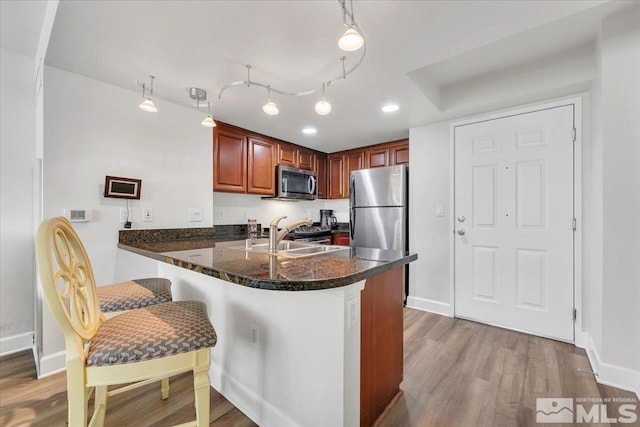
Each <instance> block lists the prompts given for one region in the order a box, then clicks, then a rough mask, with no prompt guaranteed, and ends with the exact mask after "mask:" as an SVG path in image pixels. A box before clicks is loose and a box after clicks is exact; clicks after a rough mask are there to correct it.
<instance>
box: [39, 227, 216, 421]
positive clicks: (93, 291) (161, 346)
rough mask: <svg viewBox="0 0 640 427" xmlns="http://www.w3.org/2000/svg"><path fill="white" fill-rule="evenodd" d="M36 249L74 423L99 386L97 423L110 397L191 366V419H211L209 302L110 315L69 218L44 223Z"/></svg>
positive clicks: (94, 417) (70, 418)
mask: <svg viewBox="0 0 640 427" xmlns="http://www.w3.org/2000/svg"><path fill="white" fill-rule="evenodd" d="M36 254H37V260H38V270H39V272H40V276H41V280H42V289H43V294H44V296H45V299H46V300H47V304H48V305H49V307H50V308H51V312H52V313H53V316H54V318H55V319H56V321H57V323H58V326H60V329H62V331H63V333H64V336H65V344H66V353H67V354H66V368H67V398H68V404H69V408H68V424H69V426H71V427H76V426H82V427H84V426H86V425H87V417H88V400H89V398H90V396H91V392H93V391H95V398H94V399H95V402H94V407H95V410H94V413H93V415H92V417H91V425H97V426H101V425H103V424H104V417H105V412H106V408H107V397H109V396H112V395H115V394H119V393H122V392H125V391H128V390H131V389H133V388H136V387H139V386H142V385H145V384H148V383H150V382H152V381H158V380H160V379H162V378H166V377H168V376H170V375H176V374H179V373H182V372H188V371H193V384H194V392H195V415H196V420H195V421H193V422H191V423H188V424H185V425H193V426H201V427H204V426H208V425H209V388H210V381H209V374H208V370H209V365H210V361H211V350H210V348H211V347H213V346H214V345H215V344H216V341H217V336H216V332H215V330H214V328H213V326H212V325H211V322H210V321H209V318H208V316H207V309H206V305H205V304H204V303H203V302H200V301H179V302H165V303H161V304H154V305H150V306H147V307H143V308H138V309H134V310H129V311H125V312H123V313H121V314H119V315H118V316H114V317H112V318H109V319H107V318H106V317H105V315H104V314H103V313H102V312H101V311H100V308H99V303H98V290H97V287H96V284H95V279H94V276H93V271H92V269H91V264H90V262H89V258H88V256H87V253H86V251H85V249H84V247H83V245H82V242H80V239H79V238H78V236H77V234H76V233H75V231H74V230H73V228H72V226H71V223H69V221H68V220H67V219H66V218H64V217H58V218H52V219H48V220H45V221H44V222H43V223H42V224H41V225H40V228H39V230H38V236H37V244H36ZM132 382H135V384H129V385H126V386H122V387H120V388H117V389H115V390H108V389H107V388H108V386H110V385H116V384H125V383H132Z"/></svg>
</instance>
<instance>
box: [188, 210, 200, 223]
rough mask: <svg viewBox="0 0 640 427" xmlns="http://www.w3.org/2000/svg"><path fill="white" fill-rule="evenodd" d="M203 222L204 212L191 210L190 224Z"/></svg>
mask: <svg viewBox="0 0 640 427" xmlns="http://www.w3.org/2000/svg"><path fill="white" fill-rule="evenodd" d="M198 221H202V210H201V209H200V208H189V222H198Z"/></svg>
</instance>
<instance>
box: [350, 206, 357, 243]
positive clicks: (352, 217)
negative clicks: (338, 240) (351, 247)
mask: <svg viewBox="0 0 640 427" xmlns="http://www.w3.org/2000/svg"><path fill="white" fill-rule="evenodd" d="M350 211H351V215H350V218H349V234H351V242H353V235H354V232H355V229H356V210H355V209H353V208H351V209H350Z"/></svg>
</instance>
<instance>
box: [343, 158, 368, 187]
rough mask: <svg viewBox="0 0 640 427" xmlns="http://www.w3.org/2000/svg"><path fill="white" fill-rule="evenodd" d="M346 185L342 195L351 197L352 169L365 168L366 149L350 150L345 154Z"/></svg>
mask: <svg viewBox="0 0 640 427" xmlns="http://www.w3.org/2000/svg"><path fill="white" fill-rule="evenodd" d="M344 167H345V172H344V178H343V181H344V187H343V190H342V197H345V198H348V197H349V180H350V179H351V171H355V170H359V169H364V151H349V152H347V154H345V155H344Z"/></svg>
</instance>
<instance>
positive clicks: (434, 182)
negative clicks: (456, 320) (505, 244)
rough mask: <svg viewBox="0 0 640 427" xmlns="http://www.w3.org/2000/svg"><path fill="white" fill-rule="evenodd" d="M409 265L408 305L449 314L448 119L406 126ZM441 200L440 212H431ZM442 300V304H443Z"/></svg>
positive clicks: (434, 210)
mask: <svg viewBox="0 0 640 427" xmlns="http://www.w3.org/2000/svg"><path fill="white" fill-rule="evenodd" d="M409 151H410V153H411V156H410V159H409V160H410V163H409V199H410V200H409V224H410V226H411V228H410V236H409V250H410V251H411V252H416V253H417V254H418V260H417V261H415V262H412V263H411V264H409V295H410V297H409V299H408V301H407V304H408V305H409V306H411V307H416V308H423V309H427V310H431V311H436V312H439V313H448V310H447V307H446V305H448V304H449V302H450V301H449V298H450V297H449V294H450V274H449V237H450V235H449V229H450V226H449V216H450V212H449V198H450V197H449V192H450V189H449V181H450V179H449V158H450V140H449V122H440V123H434V124H431V125H427V126H422V127H419V128H413V129H411V130H410V131H409ZM436 205H442V207H443V209H444V211H443V216H436V215H435V213H436ZM443 304H446V305H443Z"/></svg>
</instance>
